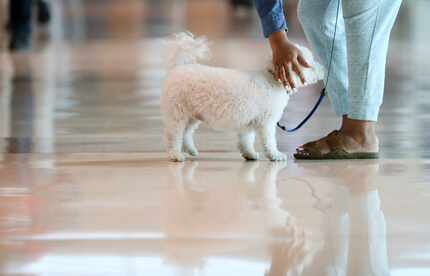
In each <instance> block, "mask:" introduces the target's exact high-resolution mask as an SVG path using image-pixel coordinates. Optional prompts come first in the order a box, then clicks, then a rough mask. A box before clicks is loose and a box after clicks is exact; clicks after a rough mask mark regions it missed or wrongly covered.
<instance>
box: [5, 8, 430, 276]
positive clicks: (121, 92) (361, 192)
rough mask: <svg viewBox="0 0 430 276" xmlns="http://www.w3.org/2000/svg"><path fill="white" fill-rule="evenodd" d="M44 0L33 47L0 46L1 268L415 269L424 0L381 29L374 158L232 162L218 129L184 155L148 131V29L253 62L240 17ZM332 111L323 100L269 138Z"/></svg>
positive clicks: (331, 120)
mask: <svg viewBox="0 0 430 276" xmlns="http://www.w3.org/2000/svg"><path fill="white" fill-rule="evenodd" d="M51 2H53V8H54V22H53V24H52V25H51V27H49V28H47V29H37V30H36V31H35V33H34V45H33V46H34V47H33V49H34V50H33V51H31V52H29V53H25V54H13V55H11V54H9V53H8V52H7V51H6V50H5V49H4V48H2V50H0V138H1V141H0V274H2V275H73V276H75V275H127V276H128V275H144V276H147V275H148V276H158V275H162V276H170V275H172V276H176V275H178V276H183V275H186V276H188V275H199V276H200V275H216V276H218V275H226V276H230V275H231V276H236V275H259V276H260V275H261V276H263V275H270V276H281V275H282V276H284V275H288V276H292V275H312V276H319V275H330V276H331V275H345V276H346V275H348V276H367V275H378V276H379V275H381V276H382V275H383V276H385V275H393V276H399V275H402V276H403V275H406V276H428V275H430V242H429V240H430V234H429V233H430V218H429V216H428V212H427V210H428V208H429V207H430V205H429V202H430V185H429V184H430V150H429V149H428V148H429V145H430V142H429V141H430V131H429V130H428V127H429V123H430V115H429V114H428V112H427V111H428V109H429V107H430V96H429V92H430V81H429V73H428V70H426V68H427V67H428V66H429V65H430V61H429V60H430V59H429V57H430V50H428V48H427V45H428V43H429V42H430V39H429V37H428V36H427V30H426V26H427V25H428V18H427V17H428V16H427V13H428V11H430V4H429V3H428V1H426V0H408V1H405V4H404V6H403V8H402V12H401V15H400V17H399V21H398V24H397V25H396V28H395V30H394V31H393V43H392V45H391V49H390V57H389V61H388V70H387V87H386V97H385V104H384V107H383V111H382V117H381V123H380V128H379V134H380V138H381V140H382V151H383V156H384V158H383V159H381V160H380V161H348V162H294V160H290V161H289V162H287V163H269V162H266V161H262V162H254V163H247V162H243V161H242V160H241V159H240V157H239V154H238V153H237V152H236V150H235V144H236V142H235V136H234V134H232V133H216V132H212V131H210V130H207V129H204V128H203V129H202V130H201V131H200V132H199V134H198V136H197V144H198V147H199V148H200V150H201V151H202V154H201V156H200V157H199V158H198V159H197V160H196V161H194V162H186V163H185V164H176V163H170V162H168V161H166V158H165V154H164V153H163V152H162V150H163V146H162V144H161V143H160V140H161V130H162V126H161V121H160V113H159V110H158V104H159V101H158V99H159V95H160V86H161V81H162V79H163V76H164V69H163V66H162V64H163V59H162V57H163V56H164V51H165V49H164V47H163V44H162V41H161V40H160V38H161V37H164V36H165V35H167V34H170V33H173V32H176V31H182V30H185V29H188V30H191V31H193V32H195V33H197V34H205V35H207V36H208V37H209V38H210V39H211V40H214V43H213V45H212V46H213V50H214V54H213V59H212V61H211V63H212V64H216V65H222V66H228V67H236V68H260V67H261V66H262V64H264V63H265V61H266V60H267V58H268V56H269V53H270V52H269V50H268V48H267V45H266V43H265V42H264V40H262V39H261V37H260V36H261V35H260V30H259V25H258V22H257V21H256V19H255V17H254V16H248V17H247V16H235V14H234V13H233V12H232V11H231V9H230V7H229V5H228V4H227V3H226V2H224V1H216V0H213V1H212V0H203V1H200V0H190V1H179V0H178V1H170V0H163V1H160V0H157V1H152V0H145V1H141V0H127V1H117V0H103V1H80V0H68V1H66V0H62V1H51ZM0 4H2V2H1V1H0ZM0 7H2V6H1V5H0ZM0 9H1V8H0ZM1 11H2V12H3V10H1ZM289 11H290V13H289V18H290V25H291V26H290V27H291V32H290V34H291V36H292V37H293V38H294V39H295V40H297V41H303V36H302V34H301V31H300V27H299V26H298V25H297V23H295V22H296V21H295V14H294V5H293V4H291V5H289ZM6 39H7V37H6V35H5V34H4V33H0V41H1V42H2V43H6ZM317 93H318V87H312V88H309V89H307V90H304V91H302V93H300V94H297V96H296V97H295V98H294V99H293V100H292V102H291V104H290V105H289V107H288V116H285V118H284V120H285V121H286V122H287V123H288V124H290V125H291V124H294V123H296V122H297V121H299V120H300V119H301V118H302V117H303V116H304V113H305V111H306V110H307V109H308V108H309V107H310V106H311V105H312V104H313V102H314V101H315V99H316V97H317ZM337 123H338V120H337V119H336V118H335V117H334V116H333V113H332V112H331V110H330V107H329V105H328V103H327V102H326V103H325V105H324V106H323V107H322V108H321V110H319V111H318V114H317V116H316V117H315V118H314V119H312V121H311V122H310V123H309V125H308V126H307V127H306V128H305V129H304V130H302V131H300V132H298V133H295V134H292V135H290V134H289V135H285V134H281V133H280V134H279V135H278V139H279V141H280V144H281V149H282V150H284V151H287V152H289V153H291V151H292V149H294V147H295V146H297V145H298V144H300V143H302V142H303V141H307V140H309V139H312V138H316V137H318V136H321V135H322V134H326V133H327V132H329V131H330V130H332V129H333V128H335V127H336V126H337Z"/></svg>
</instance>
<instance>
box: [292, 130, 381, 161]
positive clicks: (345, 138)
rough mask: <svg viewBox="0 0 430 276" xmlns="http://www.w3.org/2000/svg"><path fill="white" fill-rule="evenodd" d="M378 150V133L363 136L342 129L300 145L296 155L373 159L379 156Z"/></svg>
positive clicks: (298, 157) (302, 156) (323, 157)
mask: <svg viewBox="0 0 430 276" xmlns="http://www.w3.org/2000/svg"><path fill="white" fill-rule="evenodd" d="M378 152H379V142H378V138H377V136H376V134H374V133H373V134H371V135H364V136H363V135H354V134H352V133H349V132H347V131H342V130H340V131H333V132H331V133H330V134H329V135H328V136H326V137H324V138H321V139H319V140H316V141H313V142H309V143H306V144H304V145H302V146H300V147H299V148H297V149H296V154H295V155H294V156H295V157H296V158H297V159H373V158H378Z"/></svg>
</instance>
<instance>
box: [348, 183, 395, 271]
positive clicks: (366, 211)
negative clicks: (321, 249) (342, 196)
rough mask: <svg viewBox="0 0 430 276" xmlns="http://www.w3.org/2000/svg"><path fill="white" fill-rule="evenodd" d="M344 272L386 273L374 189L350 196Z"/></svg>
mask: <svg viewBox="0 0 430 276" xmlns="http://www.w3.org/2000/svg"><path fill="white" fill-rule="evenodd" d="M349 214H350V215H349V216H350V221H351V223H350V232H351V233H350V236H351V237H352V238H351V243H350V254H349V264H350V265H349V267H348V271H349V273H348V275H390V270H389V265H388V257H387V240H386V227H385V218H384V214H383V212H382V210H381V203H380V198H379V193H378V191H377V190H373V191H370V192H367V193H365V194H361V195H360V196H357V197H351V198H350V203H349Z"/></svg>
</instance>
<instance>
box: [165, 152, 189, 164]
mask: <svg viewBox="0 0 430 276" xmlns="http://www.w3.org/2000/svg"><path fill="white" fill-rule="evenodd" d="M169 156H170V160H171V161H173V162H184V161H185V159H186V156H185V154H183V153H182V152H170V153H169Z"/></svg>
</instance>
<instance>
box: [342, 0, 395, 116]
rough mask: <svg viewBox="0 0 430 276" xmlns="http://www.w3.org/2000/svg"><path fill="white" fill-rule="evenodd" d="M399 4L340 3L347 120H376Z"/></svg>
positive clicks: (379, 0)
mask: <svg viewBox="0 0 430 276" xmlns="http://www.w3.org/2000/svg"><path fill="white" fill-rule="evenodd" d="M400 5H401V0H342V8H343V16H344V22H345V32H346V38H347V56H348V79H349V90H348V91H349V97H348V107H349V109H348V117H349V118H351V119H356V120H368V121H377V119H378V114H379V109H380V106H381V104H382V100H383V94H384V81H385V66H386V58H387V51H388V42H389V36H390V32H391V29H392V27H393V25H394V22H395V19H396V17H397V14H398V11H399V8H400Z"/></svg>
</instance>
